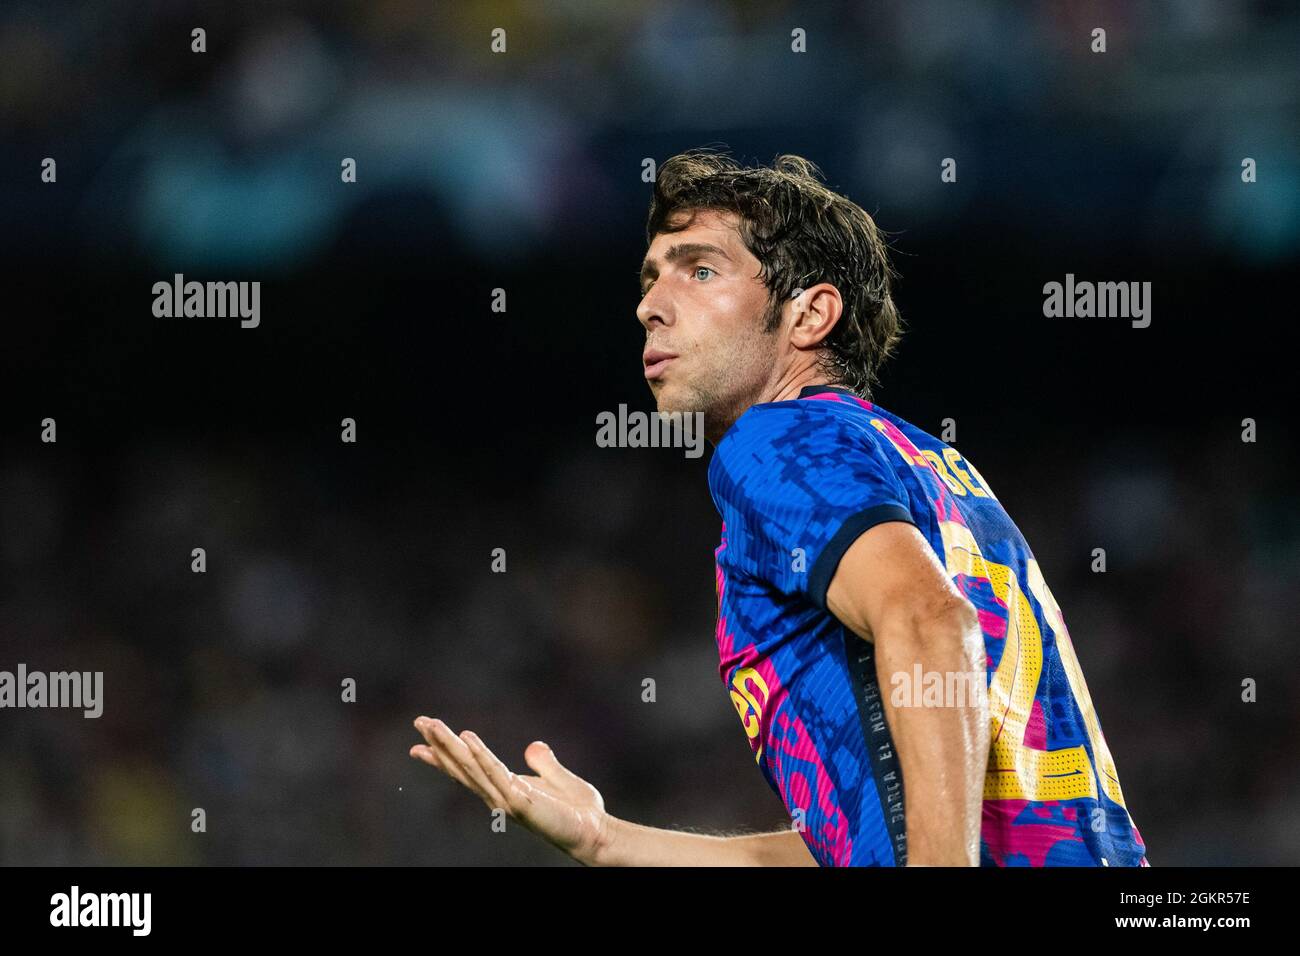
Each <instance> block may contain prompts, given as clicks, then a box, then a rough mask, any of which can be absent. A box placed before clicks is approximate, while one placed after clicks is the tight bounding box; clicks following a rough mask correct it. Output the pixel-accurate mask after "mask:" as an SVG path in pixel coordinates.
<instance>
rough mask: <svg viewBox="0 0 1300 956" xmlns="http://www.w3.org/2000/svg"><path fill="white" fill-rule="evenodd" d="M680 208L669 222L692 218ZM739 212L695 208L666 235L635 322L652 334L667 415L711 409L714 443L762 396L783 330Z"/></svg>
mask: <svg viewBox="0 0 1300 956" xmlns="http://www.w3.org/2000/svg"><path fill="white" fill-rule="evenodd" d="M686 218H687V215H686V214H681V213H679V214H678V215H677V216H676V217H674V219H673V220H672V221H670V223H669V224H670V225H677V224H678V223H679V222H680V221H681V220H683V219H686ZM738 224H739V219H738V217H737V216H736V215H735V214H734V213H728V212H720V211H717V210H712V209H706V210H699V211H697V212H695V218H694V220H693V221H692V222H691V224H690V226H689V227H687V228H686V229H683V230H682V231H681V232H672V233H666V232H661V233H659V234H658V235H656V236H655V237H654V239H653V241H652V242H651V243H650V248H649V249H648V250H647V252H646V258H645V262H644V264H643V266H642V271H641V288H642V290H643V292H644V295H643V297H642V299H641V304H640V305H639V306H637V310H636V313H637V318H638V319H639V320H640V322H641V324H642V325H643V326H645V330H646V345H645V354H644V356H643V358H644V359H645V363H644V364H645V376H646V381H647V382H649V384H650V390H651V392H653V393H654V397H655V401H656V402H657V403H658V407H659V411H661V412H696V411H701V412H704V421H705V430H706V433H708V434H709V437H710V438H711V439H712V440H714V441H716V440H717V439H718V438H720V437H721V433H722V432H723V431H725V430H726V428H728V427H730V425H731V423H732V422H734V421H735V420H736V418H738V417H739V416H740V414H741V413H742V412H744V411H745V409H747V408H748V407H749V406H750V405H752V404H754V403H755V402H756V401H759V400H760V396H761V395H762V393H763V391H764V389H765V388H766V387H767V386H768V384H769V383H770V381H771V380H772V378H773V376H774V372H775V368H776V365H777V358H778V348H779V344H780V339H781V336H780V335H779V334H777V333H765V332H764V331H763V326H764V322H765V316H766V314H767V305H768V294H767V287H766V286H764V285H763V281H762V279H760V278H759V271H760V265H759V261H758V259H757V258H756V257H755V256H754V255H753V253H751V252H750V251H749V250H748V249H746V248H745V244H744V242H743V241H742V240H741V238H740V235H739V233H737V232H736V226H737V225H738Z"/></svg>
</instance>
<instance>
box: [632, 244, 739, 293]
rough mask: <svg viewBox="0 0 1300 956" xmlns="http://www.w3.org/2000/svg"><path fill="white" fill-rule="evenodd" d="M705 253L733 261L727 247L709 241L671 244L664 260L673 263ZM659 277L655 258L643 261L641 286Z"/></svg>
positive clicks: (643, 286)
mask: <svg viewBox="0 0 1300 956" xmlns="http://www.w3.org/2000/svg"><path fill="white" fill-rule="evenodd" d="M704 255H713V256H721V257H722V258H723V259H726V260H727V261H728V262H731V261H732V260H731V256H729V255H727V252H726V250H725V249H722V248H721V247H719V246H715V245H713V244H712V243H709V242H679V243H678V244H677V245H675V246H669V247H668V251H667V252H665V253H664V261H666V262H668V263H669V264H671V263H674V262H676V261H677V260H678V259H687V258H691V257H698V256H704ZM657 278H659V267H658V266H657V265H656V264H655V261H654V260H653V259H646V260H645V262H643V263H641V287H642V288H645V284H646V280H647V279H657Z"/></svg>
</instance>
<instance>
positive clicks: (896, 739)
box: [411, 150, 1148, 866]
mask: <svg viewBox="0 0 1300 956" xmlns="http://www.w3.org/2000/svg"><path fill="white" fill-rule="evenodd" d="M646 236H647V241H648V243H649V248H648V251H647V254H646V257H645V261H644V263H643V264H642V268H641V296H642V298H641V302H640V305H639V306H638V307H637V316H638V318H639V319H640V322H641V324H642V325H643V326H644V327H645V330H646V343H645V352H644V355H643V359H644V365H645V377H646V379H647V381H648V382H649V385H650V389H651V391H652V392H653V393H654V397H655V399H656V403H657V405H658V408H659V410H660V411H661V412H665V413H669V412H695V411H702V412H703V413H704V416H705V418H704V421H705V427H706V434H707V436H708V438H709V440H710V442H711V443H713V444H714V445H715V446H716V447H715V451H714V455H713V459H712V461H711V463H710V466H709V487H710V491H711V492H712V495H713V500H714V503H715V504H716V505H717V508H718V511H719V513H720V514H721V517H722V540H721V544H720V545H719V547H718V549H717V551H716V557H715V560H716V592H717V599H718V618H717V633H716V638H717V645H718V652H719V655H720V660H721V666H720V674H721V676H722V681H723V684H724V686H725V688H726V690H727V692H728V693H729V695H730V697H731V700H732V702H733V703H734V704H735V707H736V711H737V713H738V715H739V717H740V722H741V725H742V727H743V729H744V732H745V735H746V737H747V739H748V741H749V744H750V747H751V748H752V749H753V753H754V758H755V761H756V762H757V764H758V769H759V770H760V772H761V773H762V776H763V778H764V779H765V780H766V781H767V783H768V784H769V785H770V786H771V787H772V788H773V789H774V790H775V791H776V793H777V794H778V795H779V796H780V797H781V799H782V801H783V802H784V803H785V806H786V808H787V810H788V811H789V813H790V819H791V826H790V828H789V829H782V830H780V831H777V832H775V833H760V834H751V835H743V836H712V835H707V834H698V833H687V832H678V831H672V830H662V829H656V828H652V827H646V826H641V825H638V824H634V823H630V822H628V821H625V820H620V819H618V818H616V817H613V816H612V815H610V814H608V813H607V812H606V811H605V809H604V803H603V801H602V799H601V796H600V794H599V793H598V792H597V791H596V789H595V788H594V787H593V786H592V785H591V784H589V783H587V782H586V781H584V780H582V779H580V778H579V777H577V776H575V775H574V774H573V773H572V772H570V771H569V770H568V769H566V768H565V767H563V766H562V765H561V764H560V763H559V761H558V760H557V759H556V757H555V754H554V753H553V752H552V751H551V750H550V748H549V747H547V746H546V745H545V744H543V743H541V742H534V743H532V744H530V745H529V746H528V748H527V749H526V750H525V752H524V759H525V760H526V762H527V763H528V765H529V767H531V768H532V770H533V771H534V774H516V773H513V772H511V771H510V770H508V769H507V768H506V767H505V765H504V764H502V762H501V761H500V760H499V759H497V758H496V756H494V755H493V754H492V753H491V751H489V750H488V749H487V747H486V746H485V745H484V744H483V742H482V741H481V740H480V739H479V738H478V737H477V736H476V735H474V734H473V733H472V732H469V731H466V732H464V733H462V734H460V735H457V734H454V733H452V731H451V730H450V729H449V728H448V727H447V726H446V725H445V724H444V723H442V722H441V721H438V720H430V719H428V718H425V717H421V718H419V719H417V720H416V722H415V723H416V727H417V729H418V730H419V731H420V732H421V734H422V735H423V736H424V738H425V742H426V743H425V744H423V745H417V746H415V747H413V748H412V749H411V755H412V756H413V757H416V758H419V759H422V760H424V761H426V762H427V763H430V764H432V765H433V766H435V767H439V768H441V769H442V770H443V771H444V772H446V773H447V774H449V775H450V776H452V777H453V778H455V779H456V780H458V781H460V782H461V783H462V784H464V785H465V786H466V787H468V788H470V789H471V790H473V791H474V792H475V793H477V794H478V795H479V796H480V797H481V798H482V799H483V800H484V801H485V802H486V803H487V804H488V806H489V807H500V808H503V809H504V810H505V811H506V812H507V813H508V814H509V815H510V816H511V817H512V818H514V819H516V820H518V821H520V822H521V823H522V824H524V825H525V826H527V827H529V828H531V829H533V830H534V831H536V832H537V833H539V834H540V835H541V836H543V837H544V838H546V839H548V840H550V841H551V842H552V843H554V844H555V845H557V846H558V847H560V848H561V849H563V850H565V851H566V852H568V853H569V854H571V855H572V856H573V857H574V858H575V859H578V860H580V861H582V862H584V863H587V864H593V865H606V864H610V865H619V864H624V865H627V864H631V865H637V864H641V865H663V864H667V865H672V864H720V865H731V864H736V865H810V864H814V863H815V864H819V865H822V866H900V865H907V864H911V865H931V866H933V865H938V866H974V865H984V866H1146V865H1148V862H1147V859H1146V854H1145V847H1144V844H1143V842H1142V837H1141V835H1140V834H1139V833H1138V831H1137V827H1136V826H1134V824H1133V821H1132V819H1131V818H1130V816H1129V813H1128V810H1127V808H1126V805H1125V802H1124V795H1123V793H1122V791H1121V790H1120V784H1119V777H1118V776H1117V774H1116V769H1115V762H1114V760H1113V759H1112V757H1111V754H1110V750H1109V748H1108V747H1107V745H1106V738H1105V737H1104V736H1103V734H1102V730H1101V724H1100V721H1099V719H1098V716H1097V713H1096V711H1095V709H1094V708H1093V705H1092V701H1091V699H1090V698H1089V695H1088V688H1087V685H1086V684H1085V683H1084V679H1083V672H1082V670H1081V668H1080V666H1079V661H1078V659H1077V658H1076V656H1075V653H1074V648H1073V644H1072V642H1071V639H1070V634H1069V631H1068V630H1067V629H1066V626H1065V620H1064V618H1063V617H1062V614H1061V610H1060V608H1059V607H1058V606H1057V603H1056V600H1055V599H1054V598H1053V596H1052V592H1051V590H1050V589H1049V588H1048V586H1047V582H1046V581H1045V580H1044V577H1043V573H1042V571H1041V569H1040V568H1039V565H1038V562H1037V561H1036V560H1035V558H1034V555H1033V553H1032V552H1031V551H1030V549H1029V546H1028V544H1027V543H1026V542H1025V539H1024V538H1023V537H1022V536H1021V534H1020V532H1019V530H1017V528H1016V526H1015V524H1013V523H1012V521H1011V518H1010V517H1009V516H1008V515H1007V512H1006V511H1005V510H1004V509H1003V507H1002V505H1001V504H1000V503H999V501H998V498H997V496H996V495H995V494H994V492H993V489H992V487H991V486H990V485H989V483H988V482H987V481H986V480H985V479H984V477H983V476H982V475H981V474H980V473H979V471H978V470H977V469H976V468H975V466H974V464H973V463H971V462H970V461H969V460H968V459H966V458H965V456H963V455H962V454H961V453H959V452H958V451H957V450H956V449H955V448H952V447H950V446H949V445H947V444H945V443H944V442H942V441H940V440H938V439H937V438H935V437H934V436H932V435H930V434H928V433H927V432H924V431H922V430H921V429H919V428H917V427H916V426H914V425H912V424H910V423H909V422H906V421H904V420H903V419H902V418H900V417H899V416H897V415H895V414H893V413H891V412H888V411H886V410H885V409H884V408H882V407H880V406H879V405H876V404H874V403H873V402H872V401H871V395H872V388H873V386H875V385H876V384H877V371H878V369H879V367H880V365H881V363H882V362H883V361H885V359H887V358H888V357H889V356H890V355H891V353H892V352H893V350H894V348H895V345H896V344H897V341H898V339H899V336H900V334H901V333H900V323H899V316H898V313H897V311H896V309H895V306H894V302H893V299H892V298H891V292H890V285H891V277H892V271H891V269H890V266H889V263H888V259H887V249H886V245H885V243H884V241H883V238H882V237H881V235H880V233H879V232H878V230H877V228H876V226H875V224H874V222H873V221H872V219H871V217H870V216H869V215H867V213H866V212H864V211H863V210H862V209H861V208H860V207H858V206H857V205H855V204H854V203H852V202H851V201H849V200H848V199H846V198H844V197H843V196H840V195H837V194H836V193H834V192H832V191H831V190H830V189H828V188H827V187H826V186H825V185H824V184H823V183H822V182H821V180H820V176H819V171H818V170H817V168H816V167H815V166H813V164H812V163H810V162H808V161H807V160H804V159H802V158H800V157H797V156H788V155H787V156H781V157H778V158H777V160H776V162H775V163H774V164H773V166H772V167H770V168H767V167H757V168H745V167H742V166H740V165H739V164H738V163H736V162H735V161H734V160H733V159H731V158H729V157H727V156H725V155H721V154H717V153H714V152H710V151H699V150H697V151H691V152H688V153H684V154H682V155H679V156H675V157H673V158H672V159H670V160H668V161H667V162H665V163H664V164H663V166H662V167H661V168H660V170H659V175H658V178H657V181H656V183H655V188H654V196H653V199H652V201H651V206H650V215H649V221H648V224H647V230H646Z"/></svg>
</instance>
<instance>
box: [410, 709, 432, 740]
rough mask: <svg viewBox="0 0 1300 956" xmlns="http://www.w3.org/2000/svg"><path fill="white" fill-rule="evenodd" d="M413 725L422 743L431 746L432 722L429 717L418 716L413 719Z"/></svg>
mask: <svg viewBox="0 0 1300 956" xmlns="http://www.w3.org/2000/svg"><path fill="white" fill-rule="evenodd" d="M414 723H415V729H416V730H418V731H419V732H420V736H421V737H423V738H424V742H425V743H426V744H428V745H429V746H433V742H434V741H433V720H432V719H431V718H429V717H424V716H420V717H416V718H415V721H414Z"/></svg>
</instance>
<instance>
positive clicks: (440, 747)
mask: <svg viewBox="0 0 1300 956" xmlns="http://www.w3.org/2000/svg"><path fill="white" fill-rule="evenodd" d="M415 726H416V729H418V730H419V731H420V733H421V734H423V735H424V737H425V739H426V740H428V741H429V744H428V746H427V747H423V748H422V747H420V746H419V745H418V744H417V745H416V746H415V747H412V748H411V754H412V755H413V756H417V757H419V758H420V759H421V760H423V761H424V762H425V763H427V764H429V765H430V766H432V767H437V768H438V769H439V770H441V771H442V772H443V773H445V774H446V775H447V776H449V777H451V778H452V779H453V780H455V781H456V782H457V783H459V784H460V785H461V786H463V787H465V788H466V789H468V790H470V791H472V792H474V793H476V794H477V795H478V796H479V798H480V799H481V800H483V802H484V803H489V802H490V800H491V797H490V796H489V795H488V794H486V793H484V792H483V791H482V790H481V789H480V787H479V786H478V784H477V783H476V782H475V781H474V780H473V779H472V778H471V777H470V775H469V774H468V773H466V771H465V770H464V769H463V768H462V767H461V765H460V762H459V761H457V760H456V758H455V756H454V754H453V753H452V752H451V749H450V747H449V746H448V745H447V743H446V740H447V737H450V738H451V739H452V740H456V735H455V734H453V733H452V732H451V728H449V727H448V726H447V725H446V724H444V723H443V722H442V721H441V720H438V719H437V718H436V717H435V718H429V717H417V718H416V720H415Z"/></svg>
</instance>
